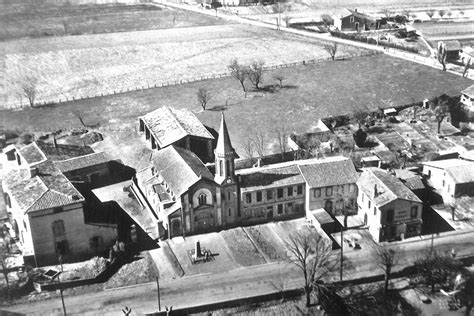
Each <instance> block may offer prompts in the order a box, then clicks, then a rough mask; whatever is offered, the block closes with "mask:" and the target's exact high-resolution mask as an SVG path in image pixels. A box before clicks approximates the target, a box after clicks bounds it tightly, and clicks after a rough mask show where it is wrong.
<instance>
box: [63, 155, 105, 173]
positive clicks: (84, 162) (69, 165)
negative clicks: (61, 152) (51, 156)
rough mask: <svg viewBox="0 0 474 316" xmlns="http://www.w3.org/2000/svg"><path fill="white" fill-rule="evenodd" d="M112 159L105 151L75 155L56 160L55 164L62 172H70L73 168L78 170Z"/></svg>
mask: <svg viewBox="0 0 474 316" xmlns="http://www.w3.org/2000/svg"><path fill="white" fill-rule="evenodd" d="M110 160H111V159H110V158H109V156H108V155H107V154H106V153H104V152H99V153H92V154H88V155H85V156H80V157H75V158H71V159H67V160H61V161H56V162H55V163H54V164H55V165H56V167H58V169H59V170H61V171H62V172H69V171H72V170H78V169H82V168H87V167H91V166H95V165H99V164H102V163H106V162H109V161H110Z"/></svg>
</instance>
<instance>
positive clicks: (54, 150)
mask: <svg viewBox="0 0 474 316" xmlns="http://www.w3.org/2000/svg"><path fill="white" fill-rule="evenodd" d="M36 143H37V145H38V147H39V148H40V149H41V151H43V153H44V154H45V155H46V157H47V158H48V159H50V160H53V161H59V160H66V159H71V158H74V157H79V156H84V155H88V154H92V153H93V152H94V151H93V150H92V148H91V147H89V146H77V145H67V144H56V145H54V144H53V143H49V142H43V141H36Z"/></svg>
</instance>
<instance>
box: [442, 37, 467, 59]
mask: <svg viewBox="0 0 474 316" xmlns="http://www.w3.org/2000/svg"><path fill="white" fill-rule="evenodd" d="M439 45H442V46H443V47H444V49H445V50H446V59H458V58H459V53H460V52H461V50H462V45H461V42H459V41H457V40H452V41H444V42H440V44H439Z"/></svg>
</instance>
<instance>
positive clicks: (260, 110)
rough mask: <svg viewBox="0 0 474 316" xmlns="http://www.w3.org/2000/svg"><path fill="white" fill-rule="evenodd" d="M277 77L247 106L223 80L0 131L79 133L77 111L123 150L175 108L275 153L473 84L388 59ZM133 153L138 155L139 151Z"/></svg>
mask: <svg viewBox="0 0 474 316" xmlns="http://www.w3.org/2000/svg"><path fill="white" fill-rule="evenodd" d="M276 73H281V74H283V75H284V77H285V80H284V81H283V88H282V89H276V90H275V92H274V93H272V92H264V91H257V92H255V91H252V92H250V93H249V94H248V97H247V98H245V97H244V94H243V92H242V90H241V88H240V85H239V83H238V82H237V81H236V80H233V79H231V78H221V79H214V80H208V81H202V82H196V83H190V84H184V85H180V86H169V87H164V88H157V89H150V90H145V91H139V92H131V93H126V94H120V95H114V96H107V97H101V98H96V99H90V100H82V101H76V102H68V103H64V104H61V105H58V106H51V107H47V108H41V109H25V110H22V111H0V128H2V127H3V128H4V129H7V130H8V129H10V130H17V131H19V132H22V131H34V130H36V131H45V132H46V131H55V130H57V129H67V128H71V127H79V126H80V123H79V120H78V119H77V117H76V116H74V114H73V113H72V111H73V110H75V109H78V110H80V111H81V112H82V113H83V115H84V120H85V121H86V123H89V124H92V123H99V124H100V126H101V127H102V128H103V130H102V132H103V133H105V134H106V136H107V134H112V135H114V137H116V138H117V142H118V144H120V142H121V141H120V135H121V132H120V131H119V130H120V129H126V130H125V131H124V132H123V133H122V134H123V135H124V136H125V137H127V135H130V129H133V127H136V126H137V125H136V124H137V123H136V122H137V117H138V116H140V115H143V114H145V113H147V112H150V111H152V110H154V109H156V108H158V107H161V106H163V105H169V106H173V107H177V108H187V109H189V110H191V111H193V112H195V113H196V115H197V116H198V118H199V119H200V120H201V121H202V122H203V123H204V124H206V125H208V126H210V127H213V128H215V129H218V126H219V122H220V113H221V111H224V112H225V115H226V118H227V125H228V128H229V132H230V135H231V140H232V143H233V146H234V147H235V148H236V150H237V152H238V153H240V154H243V152H244V151H243V147H244V144H245V142H246V141H247V140H248V138H249V137H250V136H252V135H254V134H255V133H261V134H262V135H263V136H264V138H265V142H266V143H267V144H268V152H267V153H269V152H270V151H271V150H272V148H273V147H272V146H274V145H276V142H277V138H276V132H275V130H276V128H277V127H283V128H284V129H285V130H286V131H287V132H293V131H295V132H304V131H307V130H309V129H310V128H311V127H312V126H313V125H315V124H316V122H317V120H318V119H320V118H324V117H328V116H335V115H342V114H350V113H353V112H354V111H355V110H358V109H364V110H377V109H378V108H387V107H392V106H399V105H405V104H411V103H413V102H415V101H422V100H423V99H425V98H431V97H434V96H438V95H441V94H443V93H447V94H452V95H456V94H459V91H461V90H463V89H465V88H467V87H468V86H470V85H472V84H473V82H472V81H471V80H469V79H466V78H462V77H459V76H456V75H453V74H449V73H445V72H443V71H440V70H436V69H433V68H430V67H426V66H423V65H420V64H415V63H411V62H408V61H404V60H401V59H396V58H392V57H388V56H385V55H377V56H373V57H361V58H354V59H352V60H344V61H336V62H323V63H319V64H312V65H306V66H298V67H293V68H284V69H279V70H275V71H270V72H266V73H265V74H264V80H263V81H264V85H276V84H277V81H276V80H275V79H273V78H272V77H273V76H274V75H275V74H276ZM201 87H205V88H208V89H209V90H210V91H211V93H212V95H213V98H212V99H211V101H210V103H209V105H208V110H206V111H202V109H201V108H200V106H199V105H198V104H197V101H196V91H197V90H198V89H199V88H201ZM226 103H227V106H226ZM109 127H111V128H113V129H112V130H109ZM127 148H130V150H133V146H127Z"/></svg>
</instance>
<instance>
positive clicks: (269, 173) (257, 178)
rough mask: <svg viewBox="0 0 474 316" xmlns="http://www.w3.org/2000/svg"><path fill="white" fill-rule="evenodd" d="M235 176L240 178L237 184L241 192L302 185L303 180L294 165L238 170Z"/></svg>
mask: <svg viewBox="0 0 474 316" xmlns="http://www.w3.org/2000/svg"><path fill="white" fill-rule="evenodd" d="M249 171H250V172H249ZM237 174H238V175H239V178H240V180H239V182H240V186H241V188H242V191H253V190H258V189H265V188H272V187H282V186H288V185H295V184H304V179H303V177H302V176H301V174H300V171H299V169H298V166H297V165H295V164H293V165H288V166H276V167H275V166H272V165H270V166H265V167H261V168H252V169H244V170H239V171H238V172H237Z"/></svg>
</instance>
